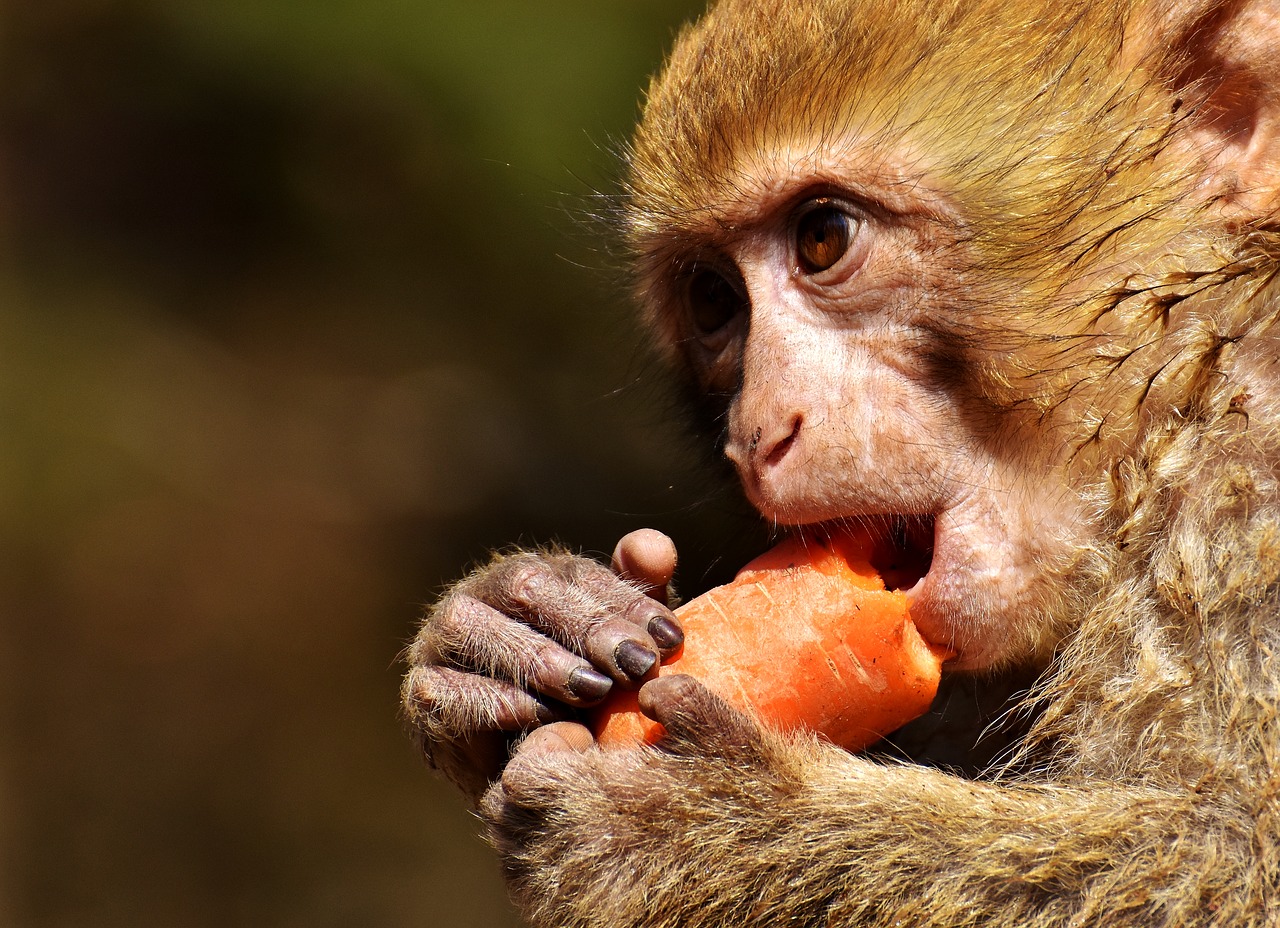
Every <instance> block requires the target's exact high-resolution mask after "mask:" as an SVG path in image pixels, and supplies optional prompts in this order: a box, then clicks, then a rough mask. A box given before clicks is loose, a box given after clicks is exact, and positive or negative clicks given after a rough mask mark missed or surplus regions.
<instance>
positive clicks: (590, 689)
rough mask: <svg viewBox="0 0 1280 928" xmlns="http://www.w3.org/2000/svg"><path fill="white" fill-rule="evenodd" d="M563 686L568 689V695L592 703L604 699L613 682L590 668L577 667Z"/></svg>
mask: <svg viewBox="0 0 1280 928" xmlns="http://www.w3.org/2000/svg"><path fill="white" fill-rule="evenodd" d="M565 686H567V687H568V688H569V692H570V693H572V694H573V695H574V696H577V697H578V698H579V699H581V700H584V701H586V702H593V701H595V700H597V699H604V697H605V696H607V695H608V694H609V690H610V689H611V688H612V687H613V681H612V680H610V679H609V678H608V677H606V676H605V675H604V674H602V673H599V672H597V671H595V670H592V669H591V668H590V667H579V668H578V669H577V670H575V671H574V672H573V673H571V674H569V679H568V680H567V681H566V682H565Z"/></svg>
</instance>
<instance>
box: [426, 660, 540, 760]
mask: <svg viewBox="0 0 1280 928" xmlns="http://www.w3.org/2000/svg"><path fill="white" fill-rule="evenodd" d="M404 704H405V710H406V713H407V715H408V717H409V722H410V723H411V724H412V725H414V726H415V727H416V728H417V729H418V731H419V732H420V734H421V736H422V738H423V741H424V746H425V749H426V751H427V753H428V754H430V753H431V746H432V744H433V743H435V742H442V743H448V742H457V741H462V740H465V739H467V738H470V737H473V736H475V735H477V734H479V733H482V732H491V731H520V730H522V729H525V728H532V727H534V726H536V725H542V724H545V723H548V722H554V721H556V720H557V718H558V716H557V715H556V713H555V712H554V711H553V710H552V709H551V708H550V707H549V706H546V705H544V704H543V703H541V702H539V701H538V700H537V699H535V698H534V697H533V696H532V695H531V694H529V693H527V692H525V691H524V690H522V689H520V687H518V686H515V685H514V684H511V683H507V682H506V681H504V680H493V679H490V678H488V677H481V676H478V675H476V674H471V673H465V672H463V671H461V670H454V669H452V668H449V667H436V666H431V665H420V666H417V667H414V668H413V669H411V670H410V671H409V673H408V675H407V676H406V677H405V683H404Z"/></svg>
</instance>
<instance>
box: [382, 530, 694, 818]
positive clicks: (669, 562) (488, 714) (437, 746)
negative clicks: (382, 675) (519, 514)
mask: <svg viewBox="0 0 1280 928" xmlns="http://www.w3.org/2000/svg"><path fill="white" fill-rule="evenodd" d="M675 562H676V552H675V546H674V545H673V544H672V543H671V540H670V539H668V538H667V537H666V536H665V535H662V534H661V533H659V532H656V531H653V530H650V529H642V530H640V531H637V532H632V533H631V534H629V535H627V536H625V537H624V538H623V539H622V540H621V541H619V542H618V546H617V548H616V549H615V550H614V554H613V564H612V568H610V567H606V566H604V565H603V564H600V563H597V562H596V561H593V560H590V559H588V558H583V557H578V556H575V555H571V554H566V553H564V552H559V551H519V552H516V553H514V554H504V555H496V556H495V557H494V558H493V560H492V561H491V562H490V563H489V564H488V565H486V566H485V567H482V568H480V569H479V570H477V571H475V572H474V573H472V574H471V575H470V576H468V577H466V578H465V579H463V580H462V581H460V582H459V583H457V584H456V585H454V586H453V587H452V588H450V589H449V590H448V591H447V592H446V593H445V594H444V596H442V597H441V598H440V600H439V601H438V602H437V603H436V604H435V605H434V606H433V607H432V608H430V609H429V610H428V612H427V614H426V617H425V618H424V620H423V623H422V628H421V630H420V631H419V633H418V636H417V639H416V640H415V641H414V643H413V645H412V647H411V648H410V650H409V655H408V663H409V671H408V673H407V674H406V676H405V679H404V686H403V692H402V696H403V702H404V710H405V713H406V715H407V717H408V719H409V721H410V723H411V725H412V726H413V728H414V730H415V732H416V734H417V735H418V738H419V742H420V745H421V747H422V749H423V751H424V753H425V755H426V757H427V760H428V762H429V763H431V764H432V766H434V767H436V768H438V769H439V770H440V771H441V772H442V773H444V775H445V776H447V777H448V778H449V779H450V780H452V781H453V782H454V783H455V784H457V785H458V786H459V787H460V788H461V789H462V790H463V791H464V792H465V793H466V794H467V795H468V796H469V797H470V798H471V799H472V800H473V801H474V800H475V799H477V798H478V797H479V796H480V794H481V793H483V791H484V789H485V788H486V787H487V786H488V784H489V782H490V781H491V780H492V779H493V778H494V777H495V776H497V774H498V772H499V770H501V768H502V764H503V763H504V762H505V760H506V756H507V749H508V746H509V743H510V741H511V740H512V738H513V737H514V735H515V734H516V733H518V732H521V731H526V730H528V729H530V728H534V727H536V726H539V725H542V724H545V723H548V722H553V721H556V720H562V719H569V718H573V717H574V710H576V709H581V708H585V707H589V706H592V705H595V704H596V703H598V702H600V701H601V700H602V699H604V697H605V696H606V695H607V694H608V693H609V691H610V689H611V688H612V687H613V686H618V685H621V686H626V687H635V686H638V685H639V684H640V682H641V681H642V680H643V679H644V678H645V677H646V676H647V675H649V674H650V672H651V671H652V670H653V669H654V667H656V666H657V663H658V661H659V659H660V658H661V657H665V656H666V655H668V654H670V653H671V652H672V651H674V650H675V649H676V648H678V647H679V646H680V644H681V642H682V641H683V640H684V636H683V633H682V632H681V630H680V626H679V624H678V623H677V620H676V618H675V616H674V615H673V613H672V612H671V610H670V609H669V608H668V606H667V587H668V584H669V583H670V581H671V576H672V573H673V572H674V570H675Z"/></svg>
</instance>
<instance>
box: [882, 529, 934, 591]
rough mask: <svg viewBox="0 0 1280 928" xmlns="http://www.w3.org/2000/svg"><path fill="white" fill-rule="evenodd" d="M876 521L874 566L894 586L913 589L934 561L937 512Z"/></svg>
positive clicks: (887, 585) (889, 584) (905, 589)
mask: <svg viewBox="0 0 1280 928" xmlns="http://www.w3.org/2000/svg"><path fill="white" fill-rule="evenodd" d="M876 523H877V524H874V525H873V533H874V535H873V537H874V538H875V542H876V543H875V546H874V547H873V548H872V552H871V558H870V560H871V566H872V567H874V568H875V569H876V572H877V573H879V574H880V576H881V578H882V579H883V580H884V585H885V587H886V588H887V589H890V590H902V591H903V592H909V591H911V590H913V589H915V588H916V587H917V586H919V585H920V583H921V582H922V581H923V580H924V577H925V574H927V573H928V572H929V568H930V566H932V564H933V547H934V530H935V524H934V523H935V519H934V517H933V516H931V515H928V516H887V517H885V518H883V519H878V520H876Z"/></svg>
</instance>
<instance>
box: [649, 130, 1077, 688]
mask: <svg viewBox="0 0 1280 928" xmlns="http://www.w3.org/2000/svg"><path fill="white" fill-rule="evenodd" d="M857 151H858V149H856V148H849V147H845V148H843V150H842V153H840V154H836V153H832V152H828V153H826V154H821V153H820V154H818V155H814V156H812V157H797V156H795V155H794V154H787V153H780V154H779V156H778V157H777V158H775V159H770V160H764V159H757V161H756V162H755V166H754V170H755V174H754V176H753V183H752V184H750V185H741V184H740V185H737V186H736V187H735V188H734V191H735V192H734V195H733V196H732V197H728V198H726V199H723V200H721V201H719V202H716V203H713V204H709V205H708V208H707V209H706V211H705V213H704V214H703V215H704V216H705V222H703V223H702V225H701V226H700V227H699V228H696V229H695V228H685V229H683V230H681V232H680V233H679V235H672V236H669V237H663V236H661V235H659V236H656V237H655V238H654V239H652V240H651V243H650V244H651V246H652V247H651V249H650V251H649V256H650V257H649V260H648V261H647V265H646V266H647V268H648V269H649V279H648V281H647V286H646V292H647V293H648V294H649V295H650V297H651V311H652V318H653V321H654V323H655V325H656V327H657V329H658V331H659V332H660V333H661V335H662V338H663V340H664V341H665V342H667V343H668V344H669V346H671V347H672V348H673V349H674V353H675V355H676V356H677V357H678V358H679V359H680V361H681V363H682V364H683V366H684V367H685V368H686V370H687V372H688V375H689V377H690V379H691V380H692V381H693V383H694V384H695V385H696V388H697V393H698V394H699V395H700V396H701V397H702V398H703V399H702V403H703V405H704V407H705V410H704V411H705V412H706V413H707V414H708V415H709V416H710V417H711V418H712V419H713V420H717V421H718V423H719V426H720V435H721V440H722V443H723V452H724V454H725V455H726V456H727V457H728V459H729V460H730V461H731V462H732V464H733V466H734V467H735V468H736V471H737V474H738V476H739V478H740V480H741V484H742V487H743V488H744V490H745V492H746V495H747V496H748V497H749V499H750V500H751V502H752V503H753V504H754V505H755V506H756V508H757V509H759V511H760V512H761V513H762V514H763V515H764V516H765V518H767V519H769V520H770V521H772V522H774V523H776V524H779V525H787V526H807V527H814V528H821V527H834V526H838V525H839V524H843V523H858V522H869V523H871V524H873V525H876V526H878V527H879V528H880V530H881V532H882V534H883V535H884V537H885V539H886V544H891V545H895V546H897V547H898V548H899V549H900V550H898V551H897V552H896V556H895V558H894V559H895V560H897V561H898V562H899V563H909V564H915V565H918V570H916V571H915V575H914V576H913V575H911V573H910V572H908V573H907V574H906V575H903V574H901V573H899V575H898V576H899V578H900V582H901V584H902V586H903V587H904V588H907V589H908V595H909V597H910V599H911V601H912V615H913V616H914V617H915V619H916V621H917V624H918V625H919V627H920V629H921V630H922V632H923V633H924V634H925V635H926V637H928V638H930V639H932V640H934V641H936V642H938V643H942V644H946V645H948V646H951V647H953V648H954V649H955V650H956V651H957V654H958V657H957V662H958V664H959V665H960V666H965V667H982V666H991V665H993V664H996V663H998V662H1001V661H1003V660H1008V659H1012V658H1014V657H1016V656H1025V655H1026V654H1027V653H1028V652H1029V651H1031V650H1034V649H1035V648H1037V647H1042V646H1045V645H1048V644H1051V642H1048V641H1044V640H1042V639H1041V637H1040V636H1043V635H1045V634H1046V628H1047V627H1051V626H1052V623H1048V622H1046V621H1045V619H1046V616H1052V615H1053V614H1054V613H1055V612H1057V611H1059V610H1058V607H1059V604H1060V602H1061V600H1062V596H1063V589H1062V587H1063V578H1064V576H1065V575H1066V574H1067V573H1068V572H1069V570H1070V567H1071V566H1072V563H1073V559H1074V557H1075V552H1077V551H1078V550H1080V546H1081V543H1082V542H1083V541H1084V540H1085V539H1086V538H1087V535H1088V530H1087V528H1086V526H1085V520H1084V518H1083V517H1082V511H1083V510H1082V505H1081V502H1080V498H1079V496H1078V494H1077V493H1076V492H1074V491H1073V490H1072V488H1071V484H1070V479H1069V474H1068V464H1069V454H1068V450H1067V449H1068V444H1067V443H1065V442H1064V441H1062V440H1061V436H1060V435H1057V433H1056V432H1055V431H1054V430H1053V428H1052V426H1049V425H1046V419H1045V417H1044V416H1043V414H1037V415H1036V416H1035V417H1034V421H1033V420H1032V419H1031V418H1030V417H1027V416H1025V415H1023V414H1022V413H1021V412H1020V411H1019V410H1018V409H1016V408H1009V407H1007V406H1004V405H1001V404H1000V403H999V402H996V401H995V400H993V398H992V395H991V389H990V384H991V382H992V380H993V378H994V377H995V376H996V374H997V373H999V372H1002V371H1005V370H1006V369H1007V368H1008V367H1009V362H1008V358H1007V357H1005V356H1004V352H1005V350H1006V348H1007V345H1008V342H1007V340H1006V339H1002V338H999V337H997V336H996V335H995V334H994V329H995V328H996V326H997V322H996V320H997V319H998V316H999V313H998V310H997V309H994V308H992V307H990V306H988V307H985V308H981V309H979V308H977V307H975V306H974V305H973V303H972V299H971V298H970V297H969V296H966V294H967V292H968V291H967V289H966V284H965V282H964V280H963V275H958V274H957V268H960V267H963V266H965V265H966V264H967V263H968V262H969V261H970V260H971V256H970V255H969V251H970V249H971V247H972V246H971V243H970V242H969V240H968V236H967V235H966V233H965V223H964V220H963V217H962V216H960V215H958V214H957V213H956V211H955V210H954V209H953V208H952V205H951V204H950V203H949V202H948V201H947V199H946V198H945V197H943V196H940V195H938V194H937V193H936V192H934V191H933V190H932V189H931V188H930V187H929V185H928V184H927V182H926V181H925V180H924V179H923V178H922V177H921V176H920V174H919V165H918V164H913V165H911V166H910V168H909V169H908V168H907V167H906V166H898V167H895V166H894V165H891V164H888V163H886V161H885V160H884V159H883V158H877V161H876V163H875V164H869V163H865V162H862V161H860V160H859V156H858V154H857ZM1011 311H1014V310H1011ZM978 312H981V313H983V314H984V316H983V318H984V322H983V323H982V325H984V326H988V327H989V330H986V329H983V328H982V327H981V326H979V325H977V324H976V323H975V315H974V314H975V313H978ZM1055 436H1056V437H1055Z"/></svg>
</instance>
